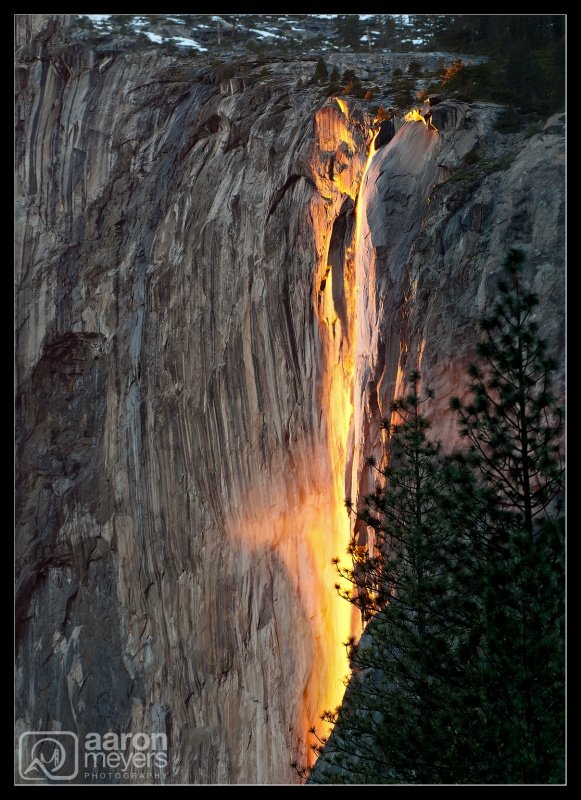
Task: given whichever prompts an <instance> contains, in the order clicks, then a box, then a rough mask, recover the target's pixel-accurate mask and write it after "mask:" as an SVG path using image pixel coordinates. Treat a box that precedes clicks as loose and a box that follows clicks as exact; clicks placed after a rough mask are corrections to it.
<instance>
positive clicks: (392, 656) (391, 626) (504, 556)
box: [312, 250, 564, 783]
mask: <svg viewBox="0 0 581 800" xmlns="http://www.w3.org/2000/svg"><path fill="white" fill-rule="evenodd" d="M522 262H523V255H522V253H521V252H520V251H515V250H511V251H510V252H509V254H508V256H507V259H506V262H505V268H506V273H507V279H506V280H504V281H501V283H500V284H499V296H498V300H497V302H496V304H495V306H494V309H493V312H492V314H490V315H489V316H486V317H484V318H483V319H482V321H481V328H482V331H483V340H482V342H481V344H480V346H479V355H480V357H481V359H482V366H480V367H476V366H474V367H472V368H471V369H470V375H471V377H472V385H471V391H472V400H471V401H470V402H469V403H467V404H466V405H465V404H463V403H462V402H461V401H459V400H457V399H455V400H453V401H452V407H453V408H454V409H455V410H456V412H457V413H458V416H459V420H460V424H461V433H462V435H463V436H464V437H465V439H466V441H467V443H468V449H467V451H466V452H463V453H460V454H457V455H456V456H455V457H454V458H450V459H441V458H440V456H439V453H437V452H436V451H433V452H431V454H430V455H428V454H429V453H430V449H429V448H427V450H426V449H425V448H424V444H423V441H424V440H423V432H424V431H425V426H424V425H423V424H420V423H419V422H418V420H416V421H414V419H413V415H412V418H410V421H411V423H412V429H411V430H412V436H411V439H410V441H412V442H413V440H414V438H415V440H416V442H417V444H416V454H419V453H421V452H424V457H425V458H426V464H424V465H423V467H421V466H420V465H421V464H422V461H421V460H419V459H418V458H417V457H414V453H413V452H412V453H410V456H411V457H409V460H408V462H407V469H408V471H409V468H411V474H412V476H413V474H414V470H415V474H416V475H421V473H422V469H425V467H426V465H427V464H431V470H435V471H436V473H437V476H434V475H433V474H430V480H429V482H426V483H425V484H424V486H423V487H420V489H421V490H422V489H423V490H426V492H427V494H426V496H423V495H422V491H420V493H419V494H418V492H414V491H413V489H414V484H413V480H411V481H408V487H407V489H408V490H407V491H404V492H402V493H401V494H400V495H399V497H397V487H398V485H399V486H400V487H403V485H404V483H403V481H402V477H401V476H400V475H398V469H401V468H402V466H403V467H404V469H406V461H405V460H402V459H401V458H399V460H398V459H397V458H396V459H394V460H392V468H391V472H388V473H387V478H388V481H390V482H391V483H392V489H390V485H389V483H388V485H387V487H386V489H385V491H384V493H383V495H381V493H379V496H378V497H376V496H375V495H372V496H370V497H368V498H366V501H365V507H364V509H363V510H362V511H361V512H359V515H360V518H362V519H364V520H365V521H366V522H367V524H370V525H371V526H372V527H373V528H374V529H375V530H377V527H376V525H377V522H376V520H378V518H379V517H380V516H382V519H384V520H385V523H386V524H384V525H383V528H384V535H383V539H384V541H385V542H386V543H387V544H388V545H389V542H390V536H391V532H392V531H393V532H394V534H395V535H394V543H395V550H396V551H397V550H398V548H399V552H400V553H405V552H407V551H408V549H409V545H408V544H407V543H408V541H409V544H410V545H411V549H410V550H409V552H410V553H411V552H412V551H415V552H416V553H418V554H420V555H421V556H422V558H421V559H419V560H418V562H417V563H416V565H415V566H414V565H413V564H411V559H409V561H410V564H408V565H407V567H406V565H405V563H403V560H402V563H399V564H398V563H396V559H397V553H396V555H395V556H394V554H393V551H392V550H390V549H389V547H387V548H381V547H380V549H379V553H377V551H376V553H375V555H368V556H365V554H363V555H359V554H358V553H357V552H355V555H356V556H358V557H359V560H360V561H362V562H363V564H364V566H363V568H362V566H361V564H359V565H357V564H356V568H355V569H354V570H353V571H352V574H351V578H352V579H353V580H354V581H355V583H356V585H359V586H360V587H361V585H362V584H363V586H364V587H365V586H366V581H367V585H368V587H369V589H370V591H369V596H370V598H371V601H373V602H375V603H376V607H375V608H373V609H372V610H374V611H376V614H375V616H374V617H373V618H372V620H371V622H370V623H369V625H368V626H367V629H366V631H365V633H364V635H363V637H362V638H361V641H360V643H359V644H358V645H357V646H354V647H352V664H353V668H354V673H353V676H352V678H351V681H350V684H349V687H348V689H347V692H346V695H345V700H344V703H343V705H342V707H341V709H339V710H338V713H336V714H328V715H327V718H328V719H331V720H332V721H334V722H336V725H335V728H334V730H333V732H332V734H331V737H330V739H329V743H328V745H327V746H326V747H323V748H321V749H320V758H319V761H318V762H317V764H316V766H315V772H314V774H313V778H312V779H313V780H314V781H315V782H321V783H326V782H335V783H384V782H385V783H422V782H427V783H431V782H433V783H439V782H450V783H559V782H562V781H563V780H564V630H563V629H564V530H563V517H562V494H563V468H562V465H561V459H560V436H561V411H560V409H559V407H558V406H557V405H556V403H555V400H554V397H553V394H552V391H551V383H552V376H553V371H554V366H555V365H554V363H553V362H552V361H551V359H549V358H547V356H546V353H545V345H544V343H543V341H542V340H541V339H540V337H539V335H538V330H537V326H536V324H535V322H534V320H533V319H532V314H533V311H534V308H535V307H536V305H537V304H538V300H537V298H536V297H535V296H534V295H533V294H532V293H531V292H529V291H527V290H525V289H524V288H523V285H522ZM410 399H412V398H408V401H409V400H410ZM415 416H416V417H417V416H418V414H417V409H416V412H415ZM414 428H415V433H413V431H414ZM402 434H403V435H404V437H405V436H406V432H405V428H402V429H401V430H400V432H399V435H402ZM418 466H420V469H419V471H418ZM427 474H429V473H427ZM404 475H405V471H404ZM394 483H395V486H394ZM417 487H418V484H417V482H416V488H417ZM394 490H395V491H394ZM376 494H378V493H376ZM386 497H387V498H388V499H389V498H392V499H393V500H395V502H393V503H392V504H391V505H390V503H391V500H389V502H388V503H387V504H386V502H385V498H386ZM396 498H397V499H396ZM418 500H420V501H421V502H423V503H424V511H427V510H428V509H430V513H429V517H424V518H421V517H420V518H418V520H417V521H418V522H423V523H425V522H427V521H428V519H429V521H430V531H429V533H428V532H427V531H426V537H425V538H426V540H428V541H429V540H430V539H431V542H432V544H433V547H432V548H430V547H429V546H428V544H427V542H426V548H425V550H424V551H423V552H422V550H421V547H420V548H418V547H417V544H416V541H417V542H418V543H420V544H421V542H422V539H421V537H418V534H419V533H420V528H419V527H416V525H415V523H414V521H413V512H414V511H416V513H417V510H418V508H419V507H420V506H421V502H418ZM430 502H431V503H432V506H430V505H429V503H430ZM378 511H381V515H380V514H378ZM410 512H412V514H411V519H410ZM388 521H389V523H390V524H387V522H388ZM402 523H403V525H402V528H401V530H398V526H399V525H400V524H402ZM432 525H434V527H433V528H432ZM380 526H381V523H380ZM432 530H434V531H435V532H436V535H435V536H432ZM398 542H401V543H400V544H398ZM374 559H377V560H375V561H374ZM424 559H425V560H424ZM422 562H423V563H422ZM366 563H367V564H368V568H367V569H366V568H365V564H366ZM384 564H385V565H386V569H385V580H384V578H383V575H382V571H383V569H384ZM410 565H411V566H412V567H413V569H412V571H411V572H409V566H410ZM418 567H419V569H418ZM438 569H439V570H440V571H441V572H440V573H439V574H438ZM414 571H415V580H414ZM420 574H422V576H423V577H422V580H421V581H420V580H419V578H420ZM348 577H349V575H348ZM390 582H391V585H392V588H391V589H390ZM428 587H429V594H426V590H427V589H428ZM422 589H423V591H422ZM365 596H366V595H365V593H362V592H361V590H360V591H359V592H358V594H357V595H355V596H354V597H349V598H348V599H349V600H350V602H353V603H355V604H357V605H358V606H359V607H361V606H362V597H363V598H365ZM387 601H388V602H387ZM386 602H387V605H385V603H386ZM406 615H407V618H406ZM426 619H427V620H428V621H429V624H430V625H431V626H432V628H431V629H430V630H429V634H430V636H429V637H428V639H426V637H424V639H423V640H422V639H421V636H420V634H421V631H422V624H423V622H425V620H426ZM402 622H405V623H406V624H405V625H402ZM438 626H440V628H439V630H438ZM434 628H435V629H436V635H435V636H434V633H433V631H434ZM425 630H426V629H425V628H424V632H425ZM414 637H415V641H414ZM429 639H433V641H429ZM420 642H422V645H425V646H427V649H426V650H424V649H423V647H422V648H419V647H418V646H417V645H418V644H419V643H420ZM446 703H448V708H446ZM430 705H431V707H430ZM410 723H411V725H410Z"/></svg>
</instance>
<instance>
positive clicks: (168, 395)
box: [16, 17, 564, 783]
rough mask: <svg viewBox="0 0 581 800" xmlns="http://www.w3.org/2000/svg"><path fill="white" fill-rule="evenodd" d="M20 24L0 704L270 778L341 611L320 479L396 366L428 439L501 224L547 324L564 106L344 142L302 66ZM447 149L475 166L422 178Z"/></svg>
mask: <svg viewBox="0 0 581 800" xmlns="http://www.w3.org/2000/svg"><path fill="white" fill-rule="evenodd" d="M17 23H18V24H17V45H18V50H17V71H16V87H17V117H16V118H17V201H16V211H17V229H16V230H17V241H16V245H17V258H16V312H17V342H16V366H17V382H18V398H17V464H18V474H17V523H18V530H17V600H16V611H17V637H18V638H17V647H18V651H17V652H18V654H17V732H20V731H25V730H31V729H32V730H53V729H55V730H56V729H63V730H72V731H76V732H78V733H79V734H80V735H81V736H82V735H84V734H85V733H86V732H88V731H99V732H106V731H109V730H115V731H121V732H123V731H148V732H156V731H161V732H165V733H166V734H167V736H168V741H169V766H168V769H167V770H166V771H165V773H164V774H162V775H160V776H158V777H156V778H155V781H156V782H168V783H185V782H200V783H202V782H232V783H235V782H239V783H242V782H257V783H261V782H271V783H276V782H281V783H286V782H297V781H298V780H299V778H298V776H297V774H296V773H295V772H294V771H293V769H292V768H291V766H290V762H291V761H292V760H295V759H298V760H299V761H301V762H303V763H304V762H305V761H306V759H307V749H306V747H307V742H306V739H307V734H306V731H307V728H308V727H309V725H310V724H313V723H316V722H317V718H318V714H320V712H321V710H322V709H324V708H326V707H329V706H334V705H336V704H337V703H338V702H340V699H341V693H342V690H343V686H342V684H341V680H340V679H341V678H342V677H343V675H345V674H346V672H347V663H346V660H345V650H344V648H343V647H342V646H341V644H340V642H341V641H344V640H345V638H346V636H348V635H349V633H350V632H351V631H356V630H357V620H353V619H351V616H350V615H351V610H350V609H349V608H343V606H348V604H347V603H344V602H343V601H341V600H339V599H338V598H337V597H336V594H335V590H334V588H333V584H334V582H335V578H334V570H333V567H332V566H331V564H330V559H331V558H332V557H333V556H335V555H341V554H342V553H343V552H344V550H345V547H346V545H347V543H348V541H349V535H350V531H349V521H348V518H347V516H346V514H345V512H344V510H343V508H342V499H343V497H344V496H345V494H351V496H352V497H356V496H357V493H358V491H359V490H360V489H364V488H365V480H366V474H365V471H364V469H363V467H362V460H363V458H364V457H365V456H366V455H368V454H369V453H370V452H373V451H374V450H377V448H378V447H379V446H380V443H379V438H378V437H379V434H378V421H379V419H380V418H381V416H384V415H385V413H386V409H387V408H388V406H389V402H390V401H391V399H392V398H393V396H394V393H395V392H396V391H397V387H398V385H399V383H398V382H400V381H401V376H402V375H403V374H404V373H405V371H406V370H407V369H409V368H410V367H412V366H415V365H418V364H419V365H420V366H421V369H422V372H423V374H424V375H425V377H426V379H427V381H429V382H430V384H431V385H433V386H434V388H435V390H436V393H437V397H436V401H435V404H434V407H433V411H432V413H433V418H434V421H435V428H436V433H438V434H441V435H443V436H444V438H445V439H446V440H447V441H448V443H449V445H450V446H452V444H453V441H454V432H453V427H452V422H451V421H450V419H449V415H448V414H447V412H446V407H447V400H448V397H449V395H450V394H451V393H452V392H457V391H458V382H459V380H460V379H461V376H462V374H463V370H464V367H465V364H466V361H467V360H469V358H470V356H471V354H472V353H473V348H474V342H475V338H476V330H475V325H474V321H475V318H476V317H477V315H478V314H479V313H480V311H481V310H482V309H483V307H484V306H485V305H486V304H487V303H488V302H489V301H490V298H491V296H492V293H493V291H494V284H495V272H496V271H497V270H498V269H499V267H500V263H501V261H502V257H503V254H504V252H505V249H506V247H507V246H510V245H514V244H518V245H521V246H523V247H524V248H525V249H526V251H527V253H528V255H529V261H528V269H529V271H530V273H531V275H532V276H533V277H534V281H535V286H536V288H537V290H538V291H539V292H540V293H541V294H542V295H543V298H544V303H543V306H542V314H543V318H542V323H543V326H544V327H545V328H546V331H547V333H548V335H549V336H550V338H551V342H552V344H553V346H554V347H555V348H558V346H559V343H560V342H561V341H562V337H563V332H562V322H561V319H562V309H561V307H562V302H563V279H562V272H561V271H560V270H559V269H555V266H557V267H558V265H560V264H562V262H563V241H562V231H563V202H564V200H563V194H564V192H563V182H562V181H563V179H562V167H563V150H564V134H563V121H562V119H560V118H553V120H552V121H551V122H550V124H549V125H548V126H547V127H546V128H545V131H544V132H543V133H541V134H538V135H535V136H533V137H532V138H530V139H528V140H525V139H524V138H523V136H522V135H520V136H519V135H516V134H515V135H512V136H504V137H501V136H499V135H498V134H497V133H495V131H494V129H493V122H494V117H495V114H496V113H497V110H496V109H494V108H490V107H484V106H482V107H478V106H471V107H470V106H465V105H462V104H457V103H444V104H442V106H440V107H438V108H437V109H434V123H435V124H436V127H438V129H439V131H440V133H437V132H435V131H430V130H428V129H427V128H426V127H425V126H424V125H423V124H422V123H421V122H410V123H403V122H402V123H401V124H400V126H399V128H398V130H397V132H396V134H395V136H394V137H393V138H392V139H391V141H389V142H388V143H387V144H386V145H384V146H383V147H381V148H380V149H379V150H377V151H376V152H375V153H374V151H373V149H371V151H370V156H371V158H370V160H369V161H368V159H367V155H368V153H367V150H368V147H369V145H370V142H371V139H372V136H373V133H372V130H371V128H372V119H371V116H370V114H369V112H368V111H367V110H366V108H365V106H364V104H357V103H356V102H355V101H350V100H348V99H346V100H345V101H341V102H337V101H335V100H325V99H324V98H322V97H321V95H320V93H319V92H318V91H317V89H316V88H313V89H307V90H302V91H297V90H296V89H295V88H294V87H295V84H296V80H297V75H298V74H301V70H302V69H303V68H304V67H303V65H301V64H293V63H292V62H288V63H283V62H280V63H276V64H273V65H272V66H271V68H270V74H267V73H268V70H267V73H265V71H264V67H263V66H262V65H256V64H253V63H252V62H248V64H247V65H246V67H245V68H244V69H243V70H242V74H237V75H236V76H234V77H230V78H225V79H222V80H220V76H219V75H218V74H217V70H215V69H212V68H211V67H199V66H198V67H193V66H192V63H191V62H189V61H187V60H183V59H182V60H180V59H178V60H177V61H176V60H175V58H173V57H170V56H164V55H161V54H159V53H158V52H151V53H150V52H145V53H143V52H142V53H139V54H126V53H124V52H122V51H116V50H115V49H114V48H113V49H111V48H109V49H104V48H103V49H101V50H99V48H92V47H90V46H88V45H87V44H83V43H78V42H74V41H72V40H67V39H66V38H65V36H64V33H66V24H67V20H66V18H64V17H60V18H54V17H53V18H47V17H44V18H40V17H35V18H27V17H19V18H18V20H17ZM436 111H437V112H438V113H437V114H436ZM474 148H479V152H482V153H484V154H485V155H486V159H487V162H486V163H487V164H489V165H492V168H487V169H485V170H481V169H480V168H479V167H474V169H473V170H472V173H471V174H469V175H468V177H467V178H466V179H465V180H453V179H452V180H450V178H454V175H456V176H457V169H458V166H459V164H460V162H461V160H462V158H463V157H464V156H465V155H466V153H468V152H470V151H472V150H474ZM366 165H367V171H366V172H365V169H366ZM364 172H365V178H364V179H363V183H362V178H363V175H364ZM361 184H362V189H361V191H360V185H361ZM362 535H363V534H362ZM79 780H81V781H82V780H84V778H83V775H82V773H81V775H80V776H79ZM87 780H89V779H87Z"/></svg>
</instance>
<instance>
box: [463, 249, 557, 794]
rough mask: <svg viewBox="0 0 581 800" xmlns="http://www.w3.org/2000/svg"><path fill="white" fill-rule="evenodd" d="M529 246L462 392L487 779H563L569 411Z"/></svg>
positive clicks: (511, 261) (489, 322) (488, 322)
mask: <svg viewBox="0 0 581 800" xmlns="http://www.w3.org/2000/svg"><path fill="white" fill-rule="evenodd" d="M523 260H524V256H523V253H522V252H521V251H519V250H511V251H510V253H509V254H508V257H507V259H506V262H505V268H506V274H507V278H506V279H505V280H503V281H501V282H500V284H499V287H498V288H499V297H498V300H497V302H496V304H495V306H494V309H493V312H492V314H491V315H489V316H487V317H485V318H484V319H483V320H482V321H481V328H482V331H483V334H484V336H483V340H482V342H481V343H480V346H479V351H478V352H479V355H480V357H481V360H482V366H480V367H472V369H471V372H470V374H471V377H472V385H471V390H472V401H471V402H470V403H468V404H467V405H464V404H462V403H461V402H460V401H459V400H457V399H455V400H454V401H453V408H455V409H456V410H457V412H458V414H459V417H460V420H461V433H462V435H463V436H464V437H465V439H466V440H467V442H468V445H469V447H468V452H467V454H466V455H465V458H464V465H465V467H467V468H470V469H471V470H472V471H473V472H474V473H475V474H476V475H477V476H478V480H479V487H480V488H479V497H480V502H481V503H484V504H485V507H486V511H487V532H486V542H487V544H488V548H487V557H486V559H485V561H483V575H484V577H485V586H484V593H483V609H484V612H485V613H484V616H483V620H484V622H485V626H486V629H485V636H484V638H483V645H482V646H483V652H482V658H483V664H484V675H485V678H486V685H485V687H484V688H485V697H484V702H485V707H486V711H487V714H488V716H489V719H490V720H491V722H492V724H489V725H488V726H487V727H486V728H485V731H484V732H485V733H486V734H487V737H488V740H487V741H486V740H485V741H484V749H485V750H486V751H487V752H489V753H490V758H489V763H488V771H489V780H491V781H494V780H497V781H509V782H517V783H520V782H525V783H536V782H539V783H547V782H558V781H559V780H562V779H563V775H564V764H563V757H564V753H563V747H564V568H565V545H564V527H563V526H564V523H563V512H562V502H563V466H562V463H561V456H560V440H561V434H562V411H561V409H560V408H559V407H558V405H557V404H556V401H555V398H554V396H553V393H552V388H551V385H552V377H553V373H554V370H555V367H556V365H555V363H554V361H553V360H552V359H551V358H548V357H547V355H546V347H545V343H544V342H543V341H542V339H541V338H540V337H539V334H538V326H537V324H536V322H535V321H534V320H533V318H532V316H533V312H534V309H535V308H536V306H537V305H538V302H539V301H538V298H537V297H536V295H534V294H533V293H532V292H530V291H528V290H527V289H525V288H524V287H523V279H522V264H523Z"/></svg>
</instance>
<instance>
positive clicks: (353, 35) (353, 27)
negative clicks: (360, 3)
mask: <svg viewBox="0 0 581 800" xmlns="http://www.w3.org/2000/svg"><path fill="white" fill-rule="evenodd" d="M337 33H338V35H339V43H340V44H342V45H345V46H347V47H352V48H353V49H359V48H360V47H361V37H362V36H363V27H362V25H361V22H360V21H359V15H358V14H340V15H339V16H338V17H337Z"/></svg>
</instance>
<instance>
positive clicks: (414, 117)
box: [404, 108, 428, 128]
mask: <svg viewBox="0 0 581 800" xmlns="http://www.w3.org/2000/svg"><path fill="white" fill-rule="evenodd" d="M404 119H405V121H406V122H423V123H424V125H425V126H426V128H427V127H428V123H427V122H426V120H425V118H424V116H423V115H422V114H421V113H420V110H419V109H418V108H412V110H411V111H409V112H408V113H407V114H406V115H405V117H404Z"/></svg>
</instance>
